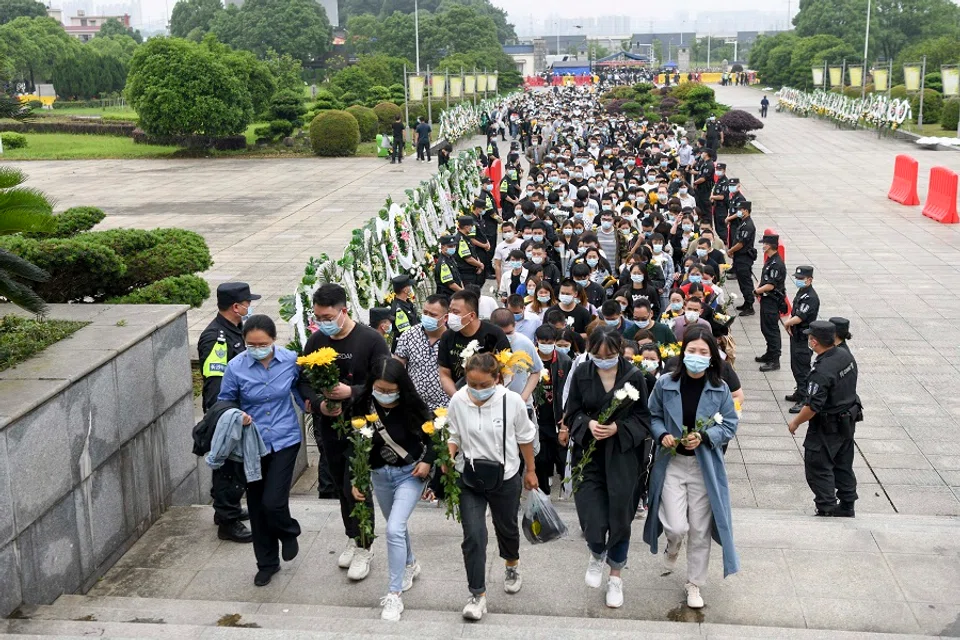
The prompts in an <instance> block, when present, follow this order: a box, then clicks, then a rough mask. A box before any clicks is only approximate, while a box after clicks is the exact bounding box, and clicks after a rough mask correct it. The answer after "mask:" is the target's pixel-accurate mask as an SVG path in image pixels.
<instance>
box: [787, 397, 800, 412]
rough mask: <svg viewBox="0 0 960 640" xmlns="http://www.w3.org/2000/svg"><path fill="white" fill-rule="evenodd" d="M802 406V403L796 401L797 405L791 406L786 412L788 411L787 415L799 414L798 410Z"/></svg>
mask: <svg viewBox="0 0 960 640" xmlns="http://www.w3.org/2000/svg"><path fill="white" fill-rule="evenodd" d="M803 406H804V405H803V402H801V401H799V400H798V401H797V404H795V405H793V406H792V407H790V408H789V409H788V410H787V411H788V412H789V413H800V410H801V409H803Z"/></svg>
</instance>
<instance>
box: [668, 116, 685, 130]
mask: <svg viewBox="0 0 960 640" xmlns="http://www.w3.org/2000/svg"><path fill="white" fill-rule="evenodd" d="M667 119H668V120H669V121H670V124H676V125H680V126H681V127H682V126H684V125H686V124H687V116H685V115H683V114H681V113H678V114H677V115H674V116H670V117H669V118H667Z"/></svg>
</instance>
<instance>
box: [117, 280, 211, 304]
mask: <svg viewBox="0 0 960 640" xmlns="http://www.w3.org/2000/svg"><path fill="white" fill-rule="evenodd" d="M208 297H210V286H209V285H208V284H207V281H206V280H204V279H203V278H201V277H200V276H195V275H192V274H188V275H183V276H171V277H169V278H164V279H163V280H158V281H157V282H154V283H153V284H148V285H147V286H145V287H141V288H139V289H136V290H135V291H133V292H131V293H128V294H127V295H125V296H116V297H113V298H109V299H107V300H106V302H107V303H108V304H187V305H190V306H191V307H199V306H200V305H202V304H203V301H204V300H206V299H207V298H208Z"/></svg>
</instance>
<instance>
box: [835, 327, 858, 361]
mask: <svg viewBox="0 0 960 640" xmlns="http://www.w3.org/2000/svg"><path fill="white" fill-rule="evenodd" d="M830 323H831V324H833V326H835V327H836V328H837V340H836V343H837V346H838V347H840V348H841V349H843V350H844V351H846V352H847V353H849V354H850V356H851V357H853V352H852V351H850V345H848V344H847V340H850V339H851V338H853V336H852V335H850V321H849V320H847V319H846V318H841V317H840V316H834V317H832V318H830ZM853 359H854V360H856V358H853Z"/></svg>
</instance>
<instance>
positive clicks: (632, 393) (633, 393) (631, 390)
mask: <svg viewBox="0 0 960 640" xmlns="http://www.w3.org/2000/svg"><path fill="white" fill-rule="evenodd" d="M623 390H624V391H626V392H627V397H629V398H630V399H631V400H633V401H634V402H636V401H637V400H639V399H640V392H639V391H637V388H636V387H634V386H633V385H632V384H630V383H629V382H628V383H627V384H625V385H623Z"/></svg>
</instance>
